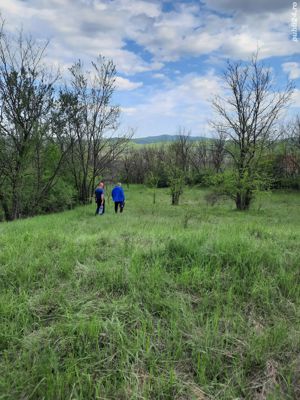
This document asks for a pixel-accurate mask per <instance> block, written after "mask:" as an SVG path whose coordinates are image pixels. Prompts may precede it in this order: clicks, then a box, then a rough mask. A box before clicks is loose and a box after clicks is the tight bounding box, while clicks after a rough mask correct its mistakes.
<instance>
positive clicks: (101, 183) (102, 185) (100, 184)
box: [98, 181, 104, 189]
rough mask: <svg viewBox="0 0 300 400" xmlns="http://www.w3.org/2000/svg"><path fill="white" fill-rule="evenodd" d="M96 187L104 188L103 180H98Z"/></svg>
mask: <svg viewBox="0 0 300 400" xmlns="http://www.w3.org/2000/svg"><path fill="white" fill-rule="evenodd" d="M98 187H99V188H101V189H103V188H104V182H103V181H101V182H99V185H98Z"/></svg>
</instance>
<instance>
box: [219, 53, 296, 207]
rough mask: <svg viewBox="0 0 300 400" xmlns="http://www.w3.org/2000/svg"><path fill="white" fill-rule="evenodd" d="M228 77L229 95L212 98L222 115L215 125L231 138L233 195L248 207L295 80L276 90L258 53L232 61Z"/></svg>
mask: <svg viewBox="0 0 300 400" xmlns="http://www.w3.org/2000/svg"><path fill="white" fill-rule="evenodd" d="M224 81H225V84H226V88H227V93H228V95H225V97H219V96H218V97H216V98H215V99H214V100H213V102H212V106H213V108H214V110H215V112H216V114H217V115H218V116H219V120H217V121H216V122H214V123H213V126H214V127H215V128H216V130H218V131H219V130H220V129H221V131H222V133H223V134H224V135H225V137H226V138H227V139H228V141H229V144H230V145H228V146H227V147H226V151H227V153H228V154H229V155H230V156H231V158H232V161H233V166H234V171H235V192H234V193H232V196H233V198H234V199H235V202H236V206H237V208H238V209H239V210H245V209H248V208H249V206H250V202H251V200H252V198H253V191H254V188H255V185H254V184H255V176H256V174H257V172H258V164H259V162H260V160H261V158H262V156H263V154H264V151H265V150H266V148H267V146H268V145H269V143H270V141H272V140H273V139H274V130H275V127H276V123H277V121H278V120H279V117H280V115H281V112H282V110H283V109H284V108H285V107H286V106H287V105H288V103H289V101H290V99H291V95H292V92H293V84H292V83H290V82H289V83H288V84H287V86H286V87H285V88H284V90H282V91H275V90H274V88H273V81H272V75H271V71H270V69H268V68H266V67H265V66H264V65H263V64H262V63H260V62H259V61H258V58H257V55H256V56H254V57H253V58H252V60H251V61H250V62H249V63H246V64H243V63H241V62H235V63H231V62H228V65H227V69H226V71H225V73H224Z"/></svg>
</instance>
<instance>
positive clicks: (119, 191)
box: [111, 186, 125, 202]
mask: <svg viewBox="0 0 300 400" xmlns="http://www.w3.org/2000/svg"><path fill="white" fill-rule="evenodd" d="M111 196H112V198H113V201H114V202H116V201H125V195H124V190H123V188H122V187H121V186H115V187H114V188H113V190H112V192H111Z"/></svg>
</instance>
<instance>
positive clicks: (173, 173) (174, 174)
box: [166, 165, 184, 206]
mask: <svg viewBox="0 0 300 400" xmlns="http://www.w3.org/2000/svg"><path fill="white" fill-rule="evenodd" d="M166 172H167V177H168V184H169V187H170V194H171V202H172V205H173V206H177V205H178V204H179V198H180V196H181V195H182V193H183V186H184V172H183V171H182V170H181V169H180V168H178V167H176V166H174V165H173V166H168V167H167V168H166Z"/></svg>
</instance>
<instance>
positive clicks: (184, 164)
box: [170, 128, 193, 172]
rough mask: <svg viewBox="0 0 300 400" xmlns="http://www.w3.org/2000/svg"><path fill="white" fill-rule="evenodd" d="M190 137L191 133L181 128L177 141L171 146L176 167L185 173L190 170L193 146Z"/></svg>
mask: <svg viewBox="0 0 300 400" xmlns="http://www.w3.org/2000/svg"><path fill="white" fill-rule="evenodd" d="M190 136H191V132H190V131H187V130H186V129H185V128H179V130H178V134H177V138H176V140H175V141H174V142H173V143H171V145H170V150H171V152H173V157H174V162H175V165H176V166H177V167H178V168H180V169H181V170H182V171H184V172H187V170H188V166H189V161H190V154H191V149H192V146H193V143H192V141H191V140H190Z"/></svg>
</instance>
